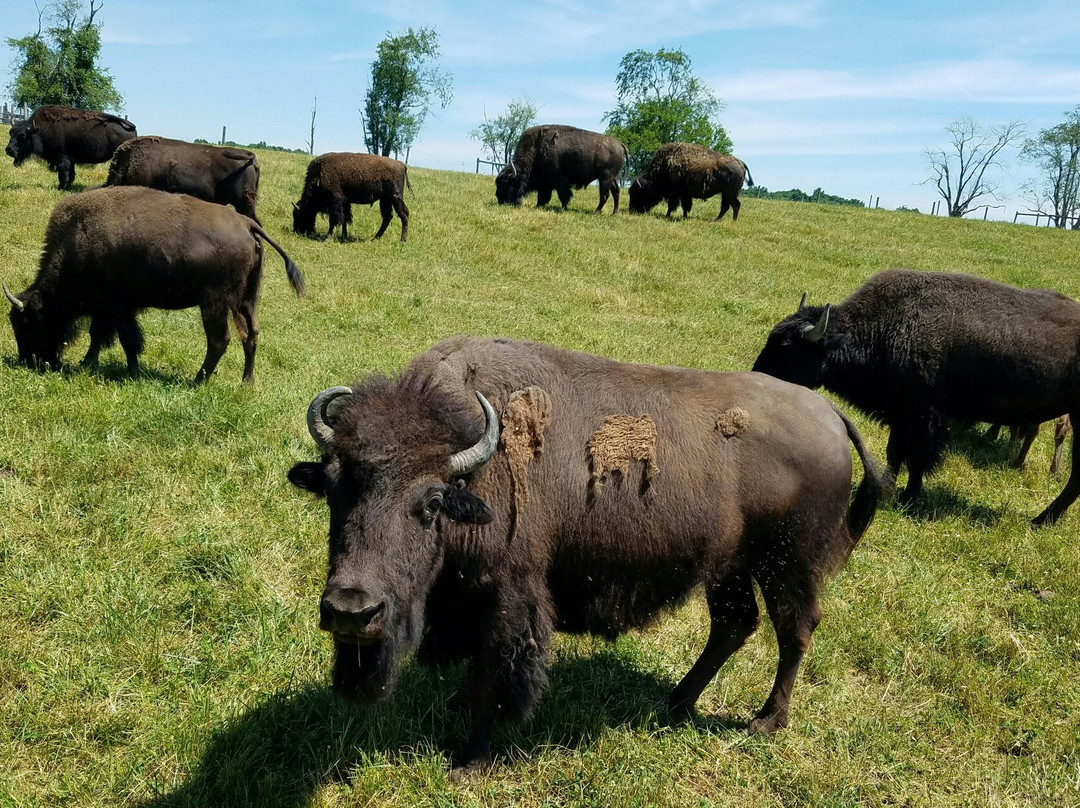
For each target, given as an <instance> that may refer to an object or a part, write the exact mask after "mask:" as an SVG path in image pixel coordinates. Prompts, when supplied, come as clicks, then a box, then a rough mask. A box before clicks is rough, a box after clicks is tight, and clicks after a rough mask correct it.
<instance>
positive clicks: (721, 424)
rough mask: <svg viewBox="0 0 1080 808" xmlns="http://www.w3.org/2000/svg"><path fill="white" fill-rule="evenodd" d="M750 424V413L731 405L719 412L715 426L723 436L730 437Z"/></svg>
mask: <svg viewBox="0 0 1080 808" xmlns="http://www.w3.org/2000/svg"><path fill="white" fill-rule="evenodd" d="M748 426H750V413H748V412H747V411H746V410H744V409H742V408H741V407H732V408H731V409H729V410H724V412H722V413H720V417H719V418H717V419H716V428H717V430H719V432H720V434H721V435H723V436H724V437H725V438H731V437H734V436H735V435H737V434H739V433H740V432H742V431H743V430H744V429H746V428H747V427H748Z"/></svg>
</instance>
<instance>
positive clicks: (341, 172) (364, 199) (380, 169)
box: [293, 152, 412, 244]
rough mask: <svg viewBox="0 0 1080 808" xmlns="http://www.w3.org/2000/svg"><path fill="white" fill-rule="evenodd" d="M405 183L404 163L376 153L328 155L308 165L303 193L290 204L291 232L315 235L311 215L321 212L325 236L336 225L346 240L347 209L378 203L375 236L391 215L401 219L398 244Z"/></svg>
mask: <svg viewBox="0 0 1080 808" xmlns="http://www.w3.org/2000/svg"><path fill="white" fill-rule="evenodd" d="M406 186H408V188H409V190H410V191H411V190H412V185H410V184H409V168H408V166H406V165H405V164H404V163H402V162H400V161H398V160H393V159H391V158H389V157H381V156H379V155H377V154H355V153H352V152H331V153H329V154H322V155H319V156H318V157H316V158H315V159H314V160H312V161H311V162H310V163H308V167H307V175H306V176H305V178H304V190H303V192H302V193H301V194H300V201H299V202H296V203H295V204H294V205H293V232H296V233H300V234H303V235H313V234H314V233H315V217H316V216H317V215H318V214H320V213H326V214H328V215H329V217H330V230H329V232H328V233H327V237H329V236H332V235H333V234H334V228H335V227H337V226H338V225H340V226H341V240H342V241H345V239H346V238H347V237H348V226H349V225H350V224H352V205H353V204H357V205H372V204H374V203H375V202H378V203H379V212H380V213H381V214H382V225H380V227H379V231H378V232H377V233H376V234H375V238H382V234H383V233H385V232H386V228H387V226H388V225H389V224H390V219H391V218H392V217H393V214H394V213H395V212H396V213H397V215H398V218H399V219H401V243H402V244H404V243H405V239H406V237H407V236H408V234H409V208H408V206H407V205H406V204H405V196H404V194H405V187H406Z"/></svg>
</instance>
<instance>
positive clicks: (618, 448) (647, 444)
mask: <svg viewBox="0 0 1080 808" xmlns="http://www.w3.org/2000/svg"><path fill="white" fill-rule="evenodd" d="M586 445H587V447H588V449H589V457H590V459H591V460H592V476H591V477H590V479H589V490H590V492H592V493H595V492H596V489H597V488H599V487H600V486H601V485H603V482H604V478H605V477H606V476H607V475H608V474H610V473H611V472H613V471H617V472H619V473H620V474H621V475H623V476H624V477H625V476H626V474H627V472H628V471H629V470H630V462H631V461H633V460H640V461H641V462H642V463H644V464H645V470H644V472H643V477H642V491H643V492H644V491H645V490H646V489H647V488H648V485H649V482H650V481H651V480H652V478H653V477H655V476H656V475H657V473H658V472H659V468H658V467H657V465H656V424H655V423H654V422H653V419H652V418H650V417H649V416H648V415H642V416H641V417H640V418H634V417H633V416H632V415H610V416H608V417H607V418H605V419H604V423H603V424H601V425H600V428H599V429H598V430H596V432H594V433H593V435H592V437H591V438H589V442H588V443H587V444H586Z"/></svg>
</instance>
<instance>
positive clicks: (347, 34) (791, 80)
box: [0, 0, 1080, 219]
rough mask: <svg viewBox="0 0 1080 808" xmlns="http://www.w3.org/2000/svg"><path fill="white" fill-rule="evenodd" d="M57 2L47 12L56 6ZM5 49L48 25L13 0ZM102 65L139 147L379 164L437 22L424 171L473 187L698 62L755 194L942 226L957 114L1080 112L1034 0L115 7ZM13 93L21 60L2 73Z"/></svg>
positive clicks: (1010, 191) (1077, 32)
mask: <svg viewBox="0 0 1080 808" xmlns="http://www.w3.org/2000/svg"><path fill="white" fill-rule="evenodd" d="M39 2H42V0H39ZM4 5H5V11H4V14H3V19H2V21H0V34H2V35H3V36H4V37H15V36H22V35H24V34H26V33H29V32H32V31H33V30H35V29H36V27H37V11H36V10H35V8H34V5H33V3H32V2H28V0H6V2H5V4H4ZM99 19H101V20H103V22H104V28H103V31H102V39H103V43H104V44H103V47H102V54H101V56H102V62H103V64H104V65H105V66H107V67H108V69H109V70H110V71H111V72H112V74H113V77H114V79H115V81H116V85H117V87H118V88H119V89H120V91H121V92H122V93H123V94H124V96H125V102H126V106H125V112H126V114H127V116H128V117H129V118H131V119H132V120H133V121H134V122H135V123H136V124H137V125H138V127H139V131H140V133H142V134H161V135H167V136H171V137H178V138H183V139H189V140H190V139H193V138H197V137H203V138H207V139H210V140H215V139H217V138H219V137H220V135H221V127H222V126H223V125H227V126H228V136H229V138H230V139H232V140H236V141H239V142H244V143H246V142H257V141H260V140H265V141H267V142H268V143H273V144H278V145H283V146H288V147H292V148H304V147H305V142H306V140H307V137H308V128H309V122H310V115H311V107H312V103H313V98H314V96H316V95H317V96H318V118H317V122H316V134H315V148H316V152H317V153H319V152H325V151H363V150H364V146H363V137H362V133H361V128H360V121H359V117H358V114H357V110H358V108H359V107H360V106H361V105H362V103H363V97H364V92H365V90H366V88H367V83H368V76H369V71H370V64H371V60H372V59H373V58H374V53H375V48H376V45H377V44H378V42H379V41H380V40H381V39H382V38H383V37H384V36H386V34H387V33H395V34H396V33H400V32H402V31H404V30H405V29H406V28H407V27H409V26H414V27H420V26H434V27H435V28H436V29H437V31H438V33H439V37H440V42H441V48H442V58H441V60H440V61H441V64H442V66H443V67H444V68H445V69H447V70H449V71H450V73H452V74H453V84H454V99H453V102H452V103H451V104H450V106H449V107H447V108H446V109H438V108H436V109H435V110H433V112H432V114H431V115H430V116H429V119H428V122H427V124H426V125H425V127H424V129H423V131H422V132H421V134H420V137H419V139H418V141H417V143H416V144H415V145H414V147H413V150H412V153H411V156H410V162H411V163H412V164H413V165H418V166H425V167H432V168H445V169H455V170H462V171H472V170H473V168H474V165H475V159H476V157H477V156H478V155H479V154H480V148H479V144H477V143H476V142H475V141H473V140H470V139H469V137H468V134H469V132H470V130H472V129H473V128H474V127H475V126H476V125H477V124H478V123H480V122H481V121H482V120H483V119H484V116H485V114H487V115H488V116H489V117H494V116H495V115H498V114H499V113H501V112H502V111H503V110H505V108H506V105H507V103H508V102H509V101H511V100H512V99H515V98H521V97H527V98H528V99H530V100H531V101H533V102H534V103H535V104H537V105H538V106H539V107H540V116H539V121H538V122H541V123H543V122H547V123H568V124H573V125H576V126H581V127H584V128H587V129H597V130H602V129H603V127H604V124H603V121H602V116H603V114H604V113H605V112H607V111H608V110H610V109H612V108H613V107H614V105H615V89H614V80H615V75H616V73H617V71H618V67H619V60H620V59H621V58H622V57H623V55H625V54H626V53H627V52H628V51H631V50H635V49H638V48H641V49H645V50H650V51H653V50H656V49H657V48H660V47H666V48H682V49H683V50H684V51H685V52H686V53H687V54H688V55H689V56H690V57H691V59H692V60H693V69H694V72H695V74H696V75H697V76H698V77H699V78H700V79H702V80H703V81H704V82H705V83H706V84H707V85H709V86H710V87H711V88H712V89H713V91H714V92H715V93H716V95H717V96H718V97H719V98H720V99H721V100H722V101H723V102H724V103H725V108H724V110H723V113H722V115H721V120H722V122H723V124H724V126H725V127H726V128H727V130H728V133H729V134H730V136H731V138H732V140H733V141H734V144H735V153H736V154H737V155H739V156H740V157H742V158H743V159H744V160H745V161H746V162H747V164H748V165H749V166H750V169H751V172H752V174H753V177H754V179H755V181H756V182H757V183H758V184H759V185H765V186H767V187H768V188H770V189H771V190H781V189H787V188H792V187H799V188H802V189H803V190H804V191H807V192H810V191H813V189H814V188H816V187H819V186H820V187H822V188H823V189H824V190H825V191H827V192H829V193H833V194H838V195H841V196H845V197H856V198H859V199H862V200H864V201H867V200H869V198H870V197H871V196H874V197H880V199H881V206H882V207H886V208H895V207H897V206H900V205H906V206H908V207H918V208H919V209H920V210H923V211H928V210H929V208H930V206H931V205H932V204H933V202H934V201H935V200H936V199H937V196H936V192H935V191H934V189H933V187H932V186H931V185H922V184H920V183H921V181H922V180H924V179H925V178H926V177H927V176H928V172H927V169H926V157H925V150H926V148H927V147H942V146H946V145H947V143H948V136H947V134H946V132H945V128H946V127H947V126H948V125H949V124H950V123H951V122H953V121H955V120H958V119H960V118H965V117H966V118H971V119H973V120H975V121H978V122H979V123H981V124H984V125H992V124H1002V123H1005V122H1007V121H1011V120H1014V119H1021V120H1023V121H1025V122H1026V123H1027V128H1028V132H1029V134H1035V133H1036V132H1037V131H1038V130H1039V129H1043V128H1047V127H1049V126H1052V125H1054V124H1056V123H1058V122H1060V121H1061V120H1062V118H1063V117H1064V114H1065V112H1066V111H1067V110H1070V109H1073V108H1074V107H1076V106H1077V105H1080V58H1078V56H1077V42H1078V41H1080V10H1078V8H1077V6H1076V4H1075V3H1072V2H1058V1H1057V0H1046V1H1043V0H1030V1H1029V2H1026V3H1022V4H1018V3H1015V2H1008V3H1006V2H998V0H982V1H981V2H969V0H947V2H941V0H935V2H921V1H920V2H884V1H883V2H870V1H869V0H867V1H865V2H855V1H853V0H844V1H841V0H835V1H834V0H809V1H808V2H793V1H789V0H758V2H747V0H739V2H728V1H727V0H718V1H716V2H711V1H710V0H685V1H684V2H659V1H658V0H650V1H648V2H642V1H641V0H619V2H610V1H609V0H599V2H585V1H584V0H532V2H529V3H527V4H517V3H513V2H502V3H484V2H474V1H472V0H465V1H464V2H462V1H461V0H458V1H456V2H450V0H447V1H446V2H444V1H443V0H420V1H419V2H411V1H409V0H397V2H378V3H376V2H367V0H353V1H352V2H349V1H347V0H346V1H342V2H328V1H324V0H309V2H299V3H298V2H290V3H284V2H277V0H260V2H233V3H228V4H222V3H212V2H208V0H184V2H173V0H154V2H146V1H145V0H134V1H133V0H105V2H104V7H103V9H102V11H101V13H100V16H99ZM0 66H3V67H4V78H5V81H4V85H6V83H7V81H9V80H10V78H11V71H12V69H13V67H14V62H13V52H12V51H10V50H7V51H6V52H5V53H4V55H3V56H2V57H0ZM1016 158H1017V155H1016V152H1015V151H1013V152H1010V153H1007V154H1005V162H1006V164H1007V167H1008V172H1007V173H1006V174H1005V175H1004V176H1003V177H1001V180H1000V181H1001V185H1002V187H1003V191H1004V193H1003V197H1004V198H1003V200H1002V201H1003V203H1004V205H1005V207H1004V208H1002V209H999V210H997V211H994V212H992V213H991V216H992V217H993V218H1008V219H1011V218H1012V215H1013V213H1014V212H1015V211H1017V210H1026V209H1027V208H1028V203H1027V202H1026V201H1025V200H1024V198H1023V197H1024V194H1023V192H1022V191H1021V190H1020V186H1021V185H1022V184H1023V183H1024V182H1025V181H1026V180H1027V179H1029V177H1030V175H1031V169H1030V167H1028V166H1026V165H1024V164H1022V163H1020V162H1019V161H1018V160H1017V159H1016Z"/></svg>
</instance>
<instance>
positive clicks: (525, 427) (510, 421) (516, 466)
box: [499, 387, 551, 509]
mask: <svg viewBox="0 0 1080 808" xmlns="http://www.w3.org/2000/svg"><path fill="white" fill-rule="evenodd" d="M500 420H501V421H502V433H501V434H500V435H499V441H500V446H501V447H502V450H503V451H504V452H506V458H507V460H508V461H509V463H510V480H511V482H512V484H513V486H514V503H515V506H516V507H517V508H519V509H520V507H521V505H522V504H523V503H526V502H528V501H529V481H528V478H527V477H526V471H527V470H528V466H529V462H530V461H531V460H532V459H533V458H534V457H537V456H538V455H540V454H543V452H544V431H545V430H546V429H547V427H548V423H549V422H550V421H551V398H550V397H549V396H548V394H547V393H546V392H544V390H542V389H541V388H539V387H526V388H525V389H524V390H515V391H514V392H513V393H511V394H510V399H509V400H508V401H507V402H506V406H505V407H504V408H503V411H502V418H501V419H500Z"/></svg>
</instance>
